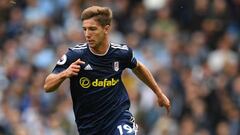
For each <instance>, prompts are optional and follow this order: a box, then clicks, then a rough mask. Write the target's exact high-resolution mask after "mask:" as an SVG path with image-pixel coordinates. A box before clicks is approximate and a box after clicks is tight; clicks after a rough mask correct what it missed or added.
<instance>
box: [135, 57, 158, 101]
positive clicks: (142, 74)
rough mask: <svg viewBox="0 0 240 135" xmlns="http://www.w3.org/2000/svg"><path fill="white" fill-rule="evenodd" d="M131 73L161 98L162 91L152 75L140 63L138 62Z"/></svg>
mask: <svg viewBox="0 0 240 135" xmlns="http://www.w3.org/2000/svg"><path fill="white" fill-rule="evenodd" d="M133 72H134V73H135V75H136V76H137V77H138V78H139V79H140V80H142V81H143V82H144V83H145V84H146V85H147V86H148V87H149V88H151V89H152V90H153V92H154V93H155V94H156V95H157V96H158V97H161V96H162V94H163V93H162V90H161V88H160V87H159V86H158V84H157V82H156V81H155V79H154V78H153V76H152V73H151V72H150V71H149V70H148V69H147V68H146V67H145V66H144V65H143V64H142V63H141V62H139V61H138V65H137V67H136V68H134V69H133Z"/></svg>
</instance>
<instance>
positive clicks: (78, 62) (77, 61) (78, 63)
mask: <svg viewBox="0 0 240 135" xmlns="http://www.w3.org/2000/svg"><path fill="white" fill-rule="evenodd" d="M74 64H76V65H80V64H85V62H84V61H81V60H80V59H77V60H76V61H75V62H74Z"/></svg>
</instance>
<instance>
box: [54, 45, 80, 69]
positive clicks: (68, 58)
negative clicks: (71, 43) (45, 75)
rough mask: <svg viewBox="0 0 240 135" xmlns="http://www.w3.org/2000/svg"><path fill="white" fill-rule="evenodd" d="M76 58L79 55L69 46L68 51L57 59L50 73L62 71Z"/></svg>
mask: <svg viewBox="0 0 240 135" xmlns="http://www.w3.org/2000/svg"><path fill="white" fill-rule="evenodd" d="M78 58H79V56H78V55H77V53H76V52H74V51H73V50H72V49H70V48H69V49H68V51H67V52H66V53H65V54H64V55H63V56H62V57H61V58H60V59H59V60H58V61H57V64H56V66H55V67H54V69H53V71H52V73H60V72H62V71H64V70H65V69H67V68H68V67H69V66H70V65H71V64H72V63H73V62H74V61H76V60H77V59H78Z"/></svg>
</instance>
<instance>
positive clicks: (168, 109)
mask: <svg viewBox="0 0 240 135" xmlns="http://www.w3.org/2000/svg"><path fill="white" fill-rule="evenodd" d="M166 109H167V115H169V114H170V106H166Z"/></svg>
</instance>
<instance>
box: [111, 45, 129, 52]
mask: <svg viewBox="0 0 240 135" xmlns="http://www.w3.org/2000/svg"><path fill="white" fill-rule="evenodd" d="M110 47H111V48H113V49H116V50H123V51H129V49H130V48H129V47H128V45H127V44H124V43H110Z"/></svg>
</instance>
